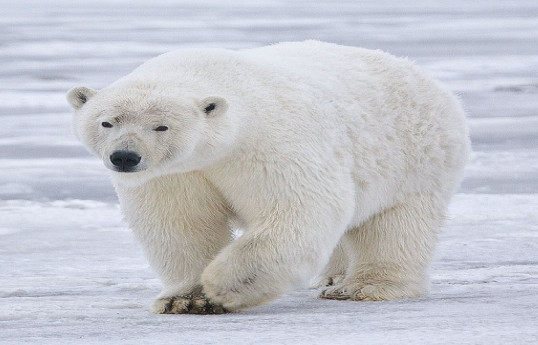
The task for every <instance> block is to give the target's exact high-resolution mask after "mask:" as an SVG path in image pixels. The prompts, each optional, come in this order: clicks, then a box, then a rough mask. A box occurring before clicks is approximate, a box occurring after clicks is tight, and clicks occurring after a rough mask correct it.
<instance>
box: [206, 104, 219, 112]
mask: <svg viewBox="0 0 538 345" xmlns="http://www.w3.org/2000/svg"><path fill="white" fill-rule="evenodd" d="M215 107H216V105H215V103H211V104H209V105H208V106H207V107H205V109H204V112H205V113H206V114H208V113H209V112H210V111H213V110H215Z"/></svg>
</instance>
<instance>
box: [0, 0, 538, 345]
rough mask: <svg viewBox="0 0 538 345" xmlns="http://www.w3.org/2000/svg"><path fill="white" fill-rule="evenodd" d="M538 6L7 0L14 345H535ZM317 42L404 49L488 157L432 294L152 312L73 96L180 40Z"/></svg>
mask: <svg viewBox="0 0 538 345" xmlns="http://www.w3.org/2000/svg"><path fill="white" fill-rule="evenodd" d="M537 18H538V3H537V2H536V1H535V0H529V1H525V0H515V1H491V0H488V1H484V0H474V1H469V0H465V1H462V0H458V1H443V0H438V1H412V2H411V1H388V0H375V1H352V0H348V1H329V0H322V1H320V0H316V1H307V0H296V1H283V0H282V1H276V0H261V1H250V2H249V1H232V0H229V1H222V2H221V1H218V0H210V1H207V0H198V1H185V0H182V1H171V0H169V1H164V0H152V1H143V0H135V1H127V0H124V1H120V0H117V1H82V0H58V1H52V0H51V1H45V0H41V1H39V0H17V1H11V0H0V121H1V122H0V123H1V125H0V343H1V344H42V345H47V344H71V343H72V344H154V343H155V344H157V343H159V344H172V343H174V344H536V343H538V150H537V148H538V97H537V96H538V20H537ZM307 38H315V39H321V40H326V41H332V42H336V43H342V44H349V45H356V46H363V47H368V48H381V49H384V50H387V51H389V52H392V53H394V54H395V55H399V56H408V57H409V58H410V59H412V60H415V61H417V63H418V64H420V65H421V66H423V67H424V68H425V69H426V70H428V71H430V72H431V73H432V74H433V75H435V76H437V77H438V78H439V79H441V80H442V81H443V82H444V83H445V84H447V85H448V86H449V87H450V88H451V89H453V90H454V91H456V92H457V93H459V94H460V96H461V97H462V99H463V101H464V103H465V105H466V108H467V110H468V113H469V125H470V127H471V130H472V140H473V145H474V153H473V156H472V160H471V163H470V164H469V167H468V169H467V175H466V179H465V181H464V182H463V185H462V187H461V189H460V191H459V194H458V195H457V196H456V197H455V199H454V202H453V204H452V206H451V208H450V216H451V219H450V220H449V221H448V222H447V224H446V226H445V228H444V231H443V234H442V236H441V241H440V245H439V250H438V252H437V256H436V259H435V262H434V264H433V267H432V288H431V290H432V292H431V295H430V296H429V297H425V298H420V299H416V300H401V301H391V302H341V301H328V300H318V299H316V298H315V296H316V291H315V290H307V289H304V290H300V291H296V292H293V293H290V294H288V295H286V296H284V297H283V298H281V299H279V300H277V301H274V302H273V303H270V304H269V305H266V306H262V307H258V308H255V309H252V310H249V311H246V312H242V313H239V314H232V315H214V316H196V315H153V314H151V313H149V311H148V305H149V304H150V303H151V301H152V298H153V296H154V295H155V294H157V293H158V292H159V281H158V279H157V278H156V276H155V275H154V274H153V273H152V272H151V271H150V270H149V268H148V266H147V263H146V261H145V259H144V258H143V255H142V253H141V250H140V248H139V247H138V245H137V243H136V242H135V241H134V239H133V237H132V235H131V233H130V232H129V230H128V229H127V228H126V226H125V224H124V223H123V222H122V220H121V215H120V213H119V209H118V205H117V200H116V197H115V195H114V192H113V189H112V187H111V185H110V182H109V181H108V177H107V172H106V170H105V168H104V167H102V164H101V163H100V162H99V161H97V160H96V159H94V158H92V157H90V156H89V154H87V153H86V152H85V151H84V149H83V148H82V147H81V146H80V145H79V144H78V143H77V141H76V139H75V138H74V137H73V136H72V134H71V130H70V112H69V109H68V107H67V104H66V102H65V100H64V94H65V92H66V90H67V89H69V88H70V87H72V86H75V85H79V84H85V85H88V86H91V87H94V88H100V87H103V86H105V85H106V84H108V83H110V82H111V81H113V80H115V79H117V78H118V77H120V76H121V75H123V74H125V73H127V72H129V71H130V70H132V69H133V68H134V67H136V66H137V65H138V64H140V63H141V62H142V61H144V60H146V59H148V58H149V57H152V56H154V55H157V54H159V53H162V52H165V51H168V50H172V49H174V48H177V47H181V46H217V47H228V48H243V47H253V46H259V45H264V44H268V43H272V42H276V41H284V40H302V39H307Z"/></svg>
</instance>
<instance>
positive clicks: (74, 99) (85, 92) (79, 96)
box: [67, 86, 97, 109]
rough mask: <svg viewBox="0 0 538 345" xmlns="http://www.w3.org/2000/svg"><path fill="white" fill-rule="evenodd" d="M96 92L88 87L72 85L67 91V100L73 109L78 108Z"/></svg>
mask: <svg viewBox="0 0 538 345" xmlns="http://www.w3.org/2000/svg"><path fill="white" fill-rule="evenodd" d="M96 93H97V91H95V90H93V89H90V88H89V87H85V86H79V87H74V88H72V89H71V90H69V91H68V92H67V101H68V102H69V104H71V106H72V107H73V109H79V108H80V107H82V106H83V105H84V103H86V102H87V101H88V100H89V99H90V98H92V97H93V95H95V94H96Z"/></svg>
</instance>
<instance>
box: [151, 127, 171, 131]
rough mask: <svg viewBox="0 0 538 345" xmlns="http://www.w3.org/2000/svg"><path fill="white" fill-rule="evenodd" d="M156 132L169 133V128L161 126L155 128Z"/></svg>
mask: <svg viewBox="0 0 538 345" xmlns="http://www.w3.org/2000/svg"><path fill="white" fill-rule="evenodd" d="M154 130H155V131H157V132H164V131H167V130H168V127H166V126H159V127H157V128H155V129H154Z"/></svg>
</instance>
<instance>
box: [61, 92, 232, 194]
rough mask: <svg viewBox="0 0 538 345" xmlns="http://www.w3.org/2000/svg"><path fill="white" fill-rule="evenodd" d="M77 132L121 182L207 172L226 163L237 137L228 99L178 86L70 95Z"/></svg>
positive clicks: (68, 98)
mask: <svg viewBox="0 0 538 345" xmlns="http://www.w3.org/2000/svg"><path fill="white" fill-rule="evenodd" d="M67 100H68V101H69V103H70V104H71V106H72V107H73V108H74V110H75V113H74V121H73V126H74V131H75V135H76V136H77V137H78V139H79V140H80V141H81V142H82V143H83V144H84V145H85V146H86V148H87V149H88V150H89V151H90V152H92V153H93V154H95V155H97V156H98V157H100V158H101V159H102V160H103V162H104V164H105V166H106V167H107V168H109V169H110V170H112V171H113V172H114V173H113V176H114V177H115V179H116V180H117V181H119V182H120V183H125V184H135V185H136V184H139V183H143V182H145V181H147V180H149V179H151V178H154V177H156V176H161V175H166V174H170V173H175V172H187V171H193V170H198V169H201V168H204V167H206V166H208V165H210V164H212V163H215V162H216V161H218V160H219V159H221V158H222V157H223V156H224V155H225V154H226V152H227V148H230V146H231V144H232V142H233V140H234V137H235V125H234V121H232V120H231V119H230V117H229V116H228V115H229V114H227V113H228V103H227V101H226V100H225V99H224V98H222V97H217V96H208V97H195V96H192V95H187V94H185V92H183V91H181V90H176V89H174V88H166V89H163V88H159V87H156V86H148V85H145V86H139V85H120V86H115V87H114V86H112V87H109V88H106V89H103V90H101V91H96V90H93V89H90V88H87V87H75V88H73V89H71V90H70V91H69V92H68V93H67Z"/></svg>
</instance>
